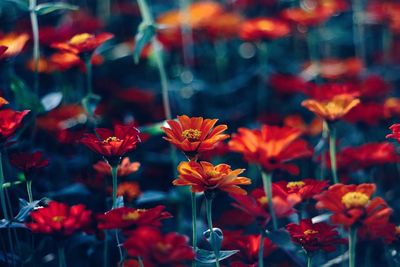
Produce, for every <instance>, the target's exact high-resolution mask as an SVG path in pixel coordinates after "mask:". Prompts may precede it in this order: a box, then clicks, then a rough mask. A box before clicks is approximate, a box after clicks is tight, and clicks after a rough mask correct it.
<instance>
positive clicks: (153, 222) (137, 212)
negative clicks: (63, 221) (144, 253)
mask: <svg viewBox="0 0 400 267" xmlns="http://www.w3.org/2000/svg"><path fill="white" fill-rule="evenodd" d="M164 209H165V206H161V205H160V206H157V207H155V208H151V209H135V208H128V207H121V208H116V209H112V210H110V211H108V212H106V213H104V214H99V215H98V217H97V220H98V227H99V229H102V230H104V229H122V230H124V231H132V230H135V229H136V228H138V227H142V226H146V227H148V226H151V227H159V226H161V220H164V219H168V218H171V217H172V216H171V214H170V213H169V212H166V211H164Z"/></svg>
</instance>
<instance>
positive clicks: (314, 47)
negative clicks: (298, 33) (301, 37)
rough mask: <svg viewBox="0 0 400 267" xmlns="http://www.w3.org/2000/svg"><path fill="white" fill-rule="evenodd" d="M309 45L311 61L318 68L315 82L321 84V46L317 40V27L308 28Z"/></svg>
mask: <svg viewBox="0 0 400 267" xmlns="http://www.w3.org/2000/svg"><path fill="white" fill-rule="evenodd" d="M307 46H308V54H309V57H310V63H311V64H312V67H313V68H315V69H316V73H317V75H316V78H315V82H316V83H317V84H319V83H320V82H321V81H320V62H319V49H318V48H319V47H318V42H317V30H316V29H312V28H310V29H308V32H307Z"/></svg>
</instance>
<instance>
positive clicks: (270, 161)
mask: <svg viewBox="0 0 400 267" xmlns="http://www.w3.org/2000/svg"><path fill="white" fill-rule="evenodd" d="M300 135H301V131H300V130H298V129H294V128H290V127H278V126H270V125H263V126H262V127H261V130H258V129H256V130H250V129H247V128H239V129H238V133H237V134H234V135H233V136H232V139H231V140H230V141H229V147H230V149H231V150H232V151H235V152H239V153H241V154H243V156H244V158H245V160H247V161H248V162H255V163H257V164H259V165H260V166H262V168H263V169H264V170H265V171H267V172H272V171H273V170H285V171H287V172H289V173H291V174H296V173H298V171H299V169H298V167H297V166H296V165H295V164H291V163H287V162H288V161H291V160H294V159H299V158H304V157H309V156H311V155H312V149H311V148H310V147H309V145H308V144H307V142H306V141H304V140H301V139H299V137H300Z"/></svg>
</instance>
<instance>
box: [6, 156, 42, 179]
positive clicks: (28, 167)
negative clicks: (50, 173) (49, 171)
mask: <svg viewBox="0 0 400 267" xmlns="http://www.w3.org/2000/svg"><path fill="white" fill-rule="evenodd" d="M10 162H11V164H12V165H14V166H15V167H17V168H18V169H20V170H22V171H23V172H24V173H25V176H26V177H25V178H26V179H28V178H29V176H28V175H27V174H28V173H30V172H32V171H35V170H37V169H41V168H44V167H46V166H47V165H49V161H48V160H47V159H45V158H43V153H42V152H41V151H36V152H33V153H29V152H20V153H14V154H11V156H10Z"/></svg>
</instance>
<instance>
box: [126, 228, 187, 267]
mask: <svg viewBox="0 0 400 267" xmlns="http://www.w3.org/2000/svg"><path fill="white" fill-rule="evenodd" d="M188 241H189V239H188V238H187V237H186V236H183V235H180V234H178V233H173V232H172V233H167V234H165V235H163V234H162V233H161V232H160V230H158V229H155V228H150V227H141V228H139V229H137V230H135V231H134V232H133V233H132V235H131V236H130V237H129V238H128V239H127V240H126V241H125V243H124V248H125V249H126V251H127V252H128V255H129V256H131V257H139V256H140V257H141V258H142V259H143V263H144V266H146V267H159V266H171V267H172V266H173V267H185V266H188V264H189V263H190V261H192V260H193V259H194V257H195V253H194V251H193V249H192V247H190V246H189V245H188Z"/></svg>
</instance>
